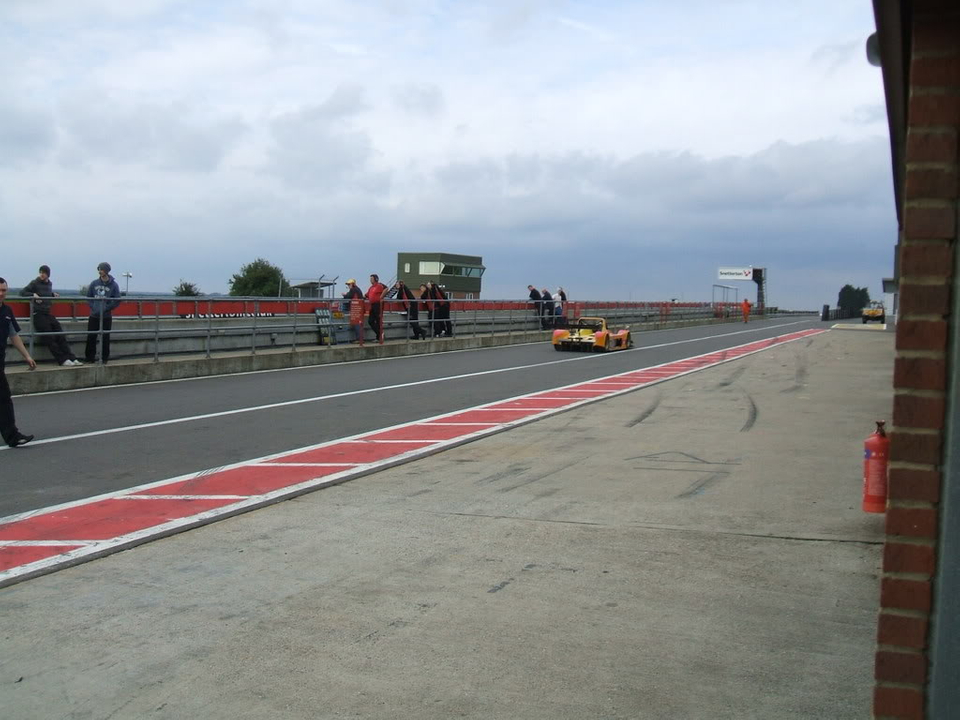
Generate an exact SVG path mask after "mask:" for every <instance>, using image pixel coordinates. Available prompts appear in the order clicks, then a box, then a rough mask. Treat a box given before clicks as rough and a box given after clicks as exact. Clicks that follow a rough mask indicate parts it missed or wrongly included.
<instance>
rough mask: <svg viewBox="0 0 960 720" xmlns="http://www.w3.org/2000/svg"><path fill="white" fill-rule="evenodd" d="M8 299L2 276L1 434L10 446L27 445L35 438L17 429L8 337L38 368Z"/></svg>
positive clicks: (0, 305) (29, 361) (0, 281)
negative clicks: (9, 378)
mask: <svg viewBox="0 0 960 720" xmlns="http://www.w3.org/2000/svg"><path fill="white" fill-rule="evenodd" d="M6 299H7V281H6V280H4V279H3V278H0V435H2V436H3V441H4V442H5V443H6V444H7V445H9V446H10V447H13V448H15V447H19V446H20V445H26V444H27V443H28V442H30V441H31V440H33V435H24V434H23V433H22V432H20V430H18V429H17V420H16V417H15V416H14V412H13V398H12V397H11V395H10V385H9V384H8V383H7V376H6V373H5V372H4V371H5V370H6V363H7V338H10V343H11V344H12V345H13V346H14V347H15V348H16V349H17V350H18V351H19V353H20V354H21V355H23V359H24V360H26V361H27V364H28V365H29V366H30V369H31V370H36V369H37V363H36V362H34V360H33V358H32V357H30V353H29V352H27V348H26V347H24V345H23V340H21V339H20V325H19V324H18V323H17V319H16V318H15V317H14V316H13V310H11V309H10V306H9V305H7V304H6V303H4V302H3V301H4V300H6Z"/></svg>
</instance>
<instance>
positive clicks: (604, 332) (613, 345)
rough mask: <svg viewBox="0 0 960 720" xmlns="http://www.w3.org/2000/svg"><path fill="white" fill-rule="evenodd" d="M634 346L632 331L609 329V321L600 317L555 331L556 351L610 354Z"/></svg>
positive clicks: (586, 319) (582, 320)
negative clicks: (612, 351) (609, 352)
mask: <svg viewBox="0 0 960 720" xmlns="http://www.w3.org/2000/svg"><path fill="white" fill-rule="evenodd" d="M631 345H633V339H632V338H631V337H630V330H629V329H624V330H617V331H616V332H613V331H611V330H608V329H607V321H606V320H604V319H603V318H598V317H582V318H580V319H578V320H577V321H576V322H575V323H574V324H573V325H572V326H570V327H569V328H567V329H565V330H554V331H553V349H554V350H558V351H559V350H584V351H586V352H608V351H610V350H626V349H627V348H628V347H630V346H631Z"/></svg>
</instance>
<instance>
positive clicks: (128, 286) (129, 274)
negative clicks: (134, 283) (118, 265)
mask: <svg viewBox="0 0 960 720" xmlns="http://www.w3.org/2000/svg"><path fill="white" fill-rule="evenodd" d="M120 275H121V276H122V277H125V278H126V279H127V286H126V288H124V290H123V294H124V295H128V294H129V293H130V278H132V277H133V273H132V272H125V273H120Z"/></svg>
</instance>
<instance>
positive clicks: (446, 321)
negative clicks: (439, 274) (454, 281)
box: [432, 283, 453, 337]
mask: <svg viewBox="0 0 960 720" xmlns="http://www.w3.org/2000/svg"><path fill="white" fill-rule="evenodd" d="M432 292H433V297H434V299H435V300H436V301H437V302H436V309H435V310H434V311H433V317H434V318H435V319H436V321H437V322H436V325H435V326H434V327H435V329H437V330H438V331H439V332H436V333H434V334H435V335H436V336H437V337H444V336H446V337H453V323H451V322H450V300H449V298H447V293H446V292H444V290H443V288H441V287H440V286H439V285H437V284H436V283H434V285H433V291H432Z"/></svg>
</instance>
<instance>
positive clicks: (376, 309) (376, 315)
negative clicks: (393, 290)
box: [366, 275, 387, 342]
mask: <svg viewBox="0 0 960 720" xmlns="http://www.w3.org/2000/svg"><path fill="white" fill-rule="evenodd" d="M386 291H387V286H386V285H384V284H383V283H382V282H380V276H379V275H371V276H370V288H369V289H368V290H367V295H366V298H367V300H368V301H369V302H370V317H369V318H368V319H367V323H368V324H369V325H370V329H371V330H373V336H374V337H375V338H376V339H377V340H379V341H381V342H383V294H384V293H385V292H386Z"/></svg>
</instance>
